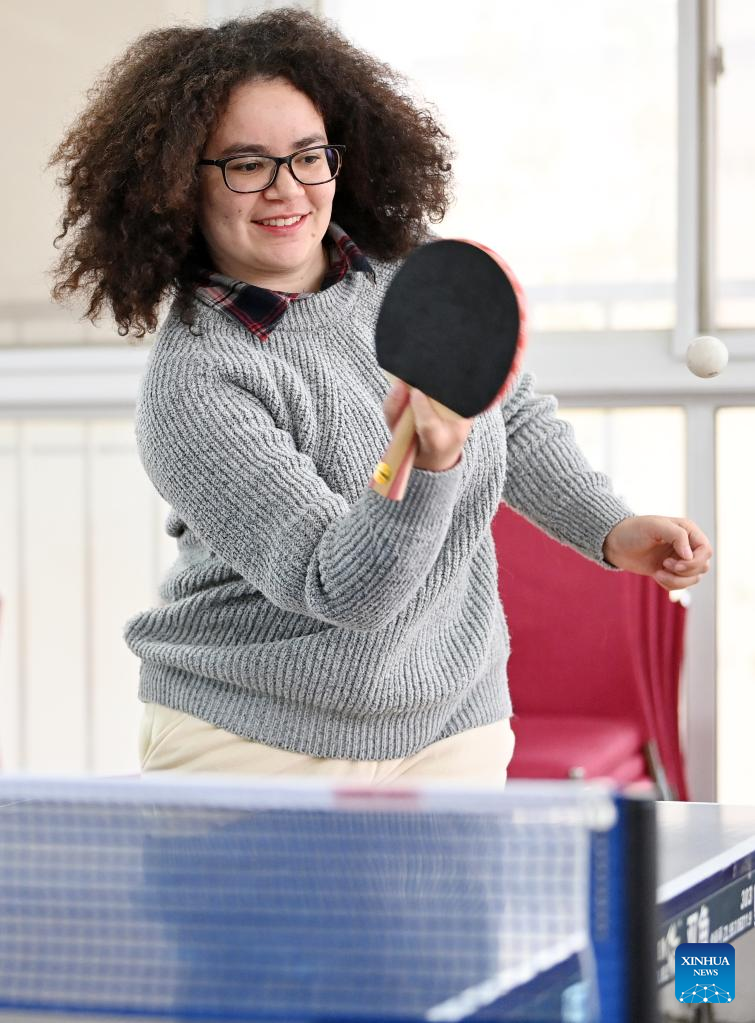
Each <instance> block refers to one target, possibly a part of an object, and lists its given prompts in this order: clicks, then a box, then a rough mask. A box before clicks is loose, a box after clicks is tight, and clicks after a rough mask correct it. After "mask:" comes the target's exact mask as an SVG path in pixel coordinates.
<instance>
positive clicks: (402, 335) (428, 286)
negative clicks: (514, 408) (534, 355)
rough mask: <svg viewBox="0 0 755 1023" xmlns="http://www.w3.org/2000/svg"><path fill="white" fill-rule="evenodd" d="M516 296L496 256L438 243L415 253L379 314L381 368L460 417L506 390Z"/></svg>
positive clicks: (516, 324) (514, 343)
mask: <svg viewBox="0 0 755 1023" xmlns="http://www.w3.org/2000/svg"><path fill="white" fill-rule="evenodd" d="M521 326H522V324H521V322H520V309H519V303H518V301H517V294H516V291H515V289H514V286H513V284H512V282H511V281H510V280H509V278H508V276H507V274H506V272H505V270H504V269H503V267H502V266H501V265H500V264H499V263H498V261H497V259H496V258H495V255H494V254H493V253H490V252H488V251H485V250H484V249H482V248H479V247H478V246H477V245H475V244H473V243H472V242H464V241H459V240H456V239H442V240H439V241H434V242H428V243H427V244H426V245H423V246H421V247H420V248H417V249H415V250H414V251H413V252H412V253H411V254H410V255H409V256H408V257H407V259H406V261H405V262H404V263H403V264H402V266H401V268H400V269H399V270H398V272H397V273H396V275H395V277H394V278H393V280H392V282H391V284H390V286H389V288H388V291H387V293H386V296H385V298H384V299H383V304H382V306H381V309H380V314H379V316H378V321H377V327H376V330H375V350H376V354H377V360H378V363H379V365H380V366H381V367H382V368H383V369H384V370H386V371H387V372H389V373H392V374H393V375H394V376H397V377H399V379H401V380H403V381H404V382H405V383H407V384H409V385H410V386H412V387H416V388H417V389H418V390H420V391H423V392H424V393H425V394H427V395H428V396H429V397H431V398H434V399H435V400H436V401H439V402H440V403H441V404H442V405H445V406H446V407H447V408H450V409H452V410H453V411H454V412H457V413H458V414H459V415H461V416H464V417H465V418H470V417H472V416H476V415H478V414H479V413H480V412H483V411H484V410H485V409H486V408H488V406H489V405H491V404H492V403H493V402H494V401H495V400H496V398H497V397H498V396H499V395H500V393H501V391H502V390H503V388H504V387H505V384H506V380H507V377H508V375H509V372H510V370H511V368H512V365H513V363H514V361H515V357H516V355H517V351H518V347H519V342H520V331H521Z"/></svg>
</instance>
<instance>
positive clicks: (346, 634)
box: [125, 259, 631, 760]
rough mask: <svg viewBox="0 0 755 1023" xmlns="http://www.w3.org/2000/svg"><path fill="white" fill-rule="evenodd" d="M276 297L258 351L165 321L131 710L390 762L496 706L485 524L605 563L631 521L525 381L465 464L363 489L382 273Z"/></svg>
mask: <svg viewBox="0 0 755 1023" xmlns="http://www.w3.org/2000/svg"><path fill="white" fill-rule="evenodd" d="M371 263H372V265H373V267H374V269H375V271H376V281H375V282H373V281H372V280H371V279H370V278H369V276H368V275H366V274H362V273H351V274H347V276H346V277H345V278H344V279H343V280H342V281H341V282H339V283H338V284H336V285H334V286H332V287H330V288H328V289H327V290H325V291H322V292H319V293H316V294H312V295H310V296H307V297H306V298H303V299H300V300H298V301H295V302H293V303H292V304H291V306H290V308H289V309H288V311H287V313H286V315H285V317H284V318H283V320H282V321H281V322H280V323H279V324H278V325H277V326H276V328H275V331H274V332H273V334H272V335H271V337H270V340H269V341H267V342H260V341H258V340H257V339H256V338H255V337H254V336H253V335H252V334H251V333H250V332H249V331H247V330H246V329H245V328H244V327H243V326H242V325H241V324H240V323H238V322H237V321H235V320H233V319H231V318H230V317H229V316H228V315H227V314H225V313H223V312H221V311H217V310H212V309H209V308H207V307H205V306H198V308H197V319H196V323H195V327H194V331H193V332H192V331H191V330H189V328H187V327H186V326H185V325H184V324H182V323H181V322H180V320H179V319H178V317H177V316H176V315H175V313H171V314H170V315H169V317H168V319H167V321H166V323H165V325H164V326H163V328H162V330H161V332H160V334H159V336H158V338H157V340H156V342H155V344H154V346H153V348H152V351H151V353H150V357H149V361H148V365H147V368H146V371H145V374H144V377H143V380H142V384H141V388H140V394H139V400H138V406H137V414H136V436H137V442H138V449H139V453H140V457H141V459H142V462H143V464H144V468H145V469H146V472H147V474H148V476H149V478H150V479H151V480H152V482H153V484H154V485H155V487H156V488H157V490H158V491H159V493H160V494H162V496H163V497H164V498H165V500H166V501H168V502H169V504H170V505H171V508H172V511H171V514H170V516H169V517H168V521H167V524H166V528H167V531H168V533H169V534H170V535H171V536H174V537H175V538H176V540H177V545H178V557H177V560H176V562H175V564H174V565H173V567H172V568H171V569H170V571H169V572H168V574H167V577H166V578H165V579H164V581H163V582H162V585H161V587H160V597H161V599H162V605H161V606H159V607H156V608H152V609H150V610H146V611H144V612H142V613H140V614H138V615H136V616H135V617H133V618H131V619H130V620H129V622H128V623H127V624H126V629H125V638H126V642H127V643H128V645H129V647H130V649H131V650H132V651H133V652H134V653H135V654H136V655H137V656H138V657H139V658H140V659H141V684H140V697H141V699H142V700H145V701H154V702H156V703H161V704H164V705H166V706H168V707H173V708H175V709H177V710H182V711H185V712H187V713H190V714H193V715H195V716H197V717H199V718H202V719H204V720H206V721H209V722H212V723H213V724H216V725H219V726H221V727H222V728H225V729H228V730H229V731H232V732H235V733H236V734H238V735H241V736H245V737H247V738H250V739H255V740H257V741H259V742H263V743H266V744H268V745H271V746H277V747H280V748H283V749H288V750H297V751H300V752H305V753H309V754H313V755H315V756H328V757H344V758H349V759H368V760H379V759H388V758H392V757H400V756H405V755H408V754H411V753H414V752H416V751H417V750H419V749H421V748H423V747H424V746H426V745H428V744H429V743H431V742H434V741H436V740H438V739H441V738H445V737H446V736H450V735H453V734H454V733H457V732H460V731H462V730H464V729H468V728H472V727H475V726H477V725H484V724H488V723H490V722H493V721H496V720H498V719H500V718H503V717H505V716H508V715H510V714H511V712H512V708H511V703H510V700H509V695H508V689H507V684H506V660H507V657H508V652H509V639H508V633H507V629H506V622H505V620H504V616H503V611H502V608H501V604H500V601H499V597H498V587H497V566H496V556H495V551H494V546H493V540H492V536H491V529H490V524H491V520H492V518H493V516H494V514H495V512H496V508H497V506H498V504H499V502H500V501H501V500H502V499H503V500H505V501H506V502H508V503H509V504H510V505H511V506H512V507H514V508H516V509H517V510H519V511H520V512H522V513H523V514H524V515H526V516H527V517H528V518H529V519H531V520H532V521H534V522H535V523H537V524H538V525H539V526H541V527H542V528H543V529H545V530H546V531H547V532H548V533H550V534H551V535H552V536H555V537H556V538H557V539H559V540H560V541H562V542H563V543H567V544H569V545H571V546H573V547H575V548H576V549H577V550H579V551H580V552H581V553H583V554H584V555H586V556H587V557H589V558H592V559H594V560H596V561H598V562H600V563H603V564H605V562H603V558H602V544H603V540H604V539H605V537H606V535H607V533H608V532H609V531H610V529H611V528H612V527H613V526H614V525H615V524H616V523H617V522H619V521H620V520H622V519H623V518H625V517H626V516H628V515H630V514H631V512H630V510H629V509H628V508H627V507H626V506H625V505H624V503H623V502H621V501H620V500H619V499H618V498H617V497H616V496H615V495H614V494H613V493H612V491H611V489H610V486H609V483H608V480H607V479H606V477H605V476H603V475H601V474H599V473H596V472H593V471H592V470H591V469H590V467H589V466H588V464H587V463H586V462H585V460H584V458H583V457H582V455H581V454H580V452H579V450H578V449H577V447H576V446H575V443H574V438H573V434H572V431H571V428H570V427H569V426H568V425H567V424H565V423H564V422H563V421H561V420H559V419H558V418H556V417H555V415H554V411H555V408H556V402H555V400H554V399H553V398H549V397H541V396H538V395H536V394H535V393H534V392H533V389H532V380H531V378H530V377H529V376H528V375H527V374H525V375H523V376H522V377H521V379H520V380H519V381H518V382H517V385H516V387H515V389H514V390H513V391H512V392H511V393H510V395H509V397H508V398H507V399H506V400H505V401H504V403H503V404H502V405H500V406H499V407H497V408H494V409H491V410H489V411H488V412H486V413H485V414H483V415H482V416H480V417H479V418H478V419H477V420H476V421H475V423H474V426H473V428H472V431H471V433H470V435H469V438H468V440H467V442H466V445H465V448H464V452H463V456H462V459H461V461H460V462H459V463H458V465H457V466H455V467H454V468H453V469H450V470H448V471H446V472H441V473H432V472H426V471H422V470H417V469H415V470H414V471H413V472H412V474H411V477H410V480H409V485H408V488H407V492H406V496H405V497H404V500H403V501H402V502H400V503H395V502H392V501H389V500H386V499H385V498H383V497H382V496H380V495H379V494H377V493H375V492H374V491H373V490H371V489H369V488H368V486H367V482H368V480H369V478H370V476H371V473H372V470H373V468H374V466H375V464H376V462H377V461H378V459H379V456H380V455H381V453H382V451H383V450H384V448H385V446H386V443H387V441H388V440H389V431H388V428H387V426H386V424H385V421H384V418H383V408H382V403H383V399H384V398H385V395H386V392H387V390H388V384H387V382H386V380H385V378H384V376H383V374H382V372H381V371H380V369H379V367H378V365H377V363H376V361H375V355H374V339H373V331H374V325H375V320H376V317H377V313H378V307H379V305H380V301H381V298H382V296H383V294H384V293H385V289H386V286H387V284H388V282H389V280H390V278H391V276H392V274H393V273H394V272H395V270H396V268H397V264H393V263H385V262H381V261H379V260H376V259H371Z"/></svg>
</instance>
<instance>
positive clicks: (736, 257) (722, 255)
mask: <svg viewBox="0 0 755 1023" xmlns="http://www.w3.org/2000/svg"><path fill="white" fill-rule="evenodd" d="M717 10H718V36H719V41H720V43H721V45H722V46H723V50H724V64H725V72H724V74H723V75H722V76H721V77H720V78H719V80H718V123H717V141H718V151H717V154H716V155H717V191H716V203H717V211H716V212H717V223H716V227H717V237H716V261H717V274H718V280H717V296H716V300H717V301H716V322H717V324H718V326H719V327H755V247H753V244H752V239H753V235H755V180H754V179H753V169H754V168H755V131H753V113H752V108H753V103H755V4H753V3H752V0H719V4H718V8H717Z"/></svg>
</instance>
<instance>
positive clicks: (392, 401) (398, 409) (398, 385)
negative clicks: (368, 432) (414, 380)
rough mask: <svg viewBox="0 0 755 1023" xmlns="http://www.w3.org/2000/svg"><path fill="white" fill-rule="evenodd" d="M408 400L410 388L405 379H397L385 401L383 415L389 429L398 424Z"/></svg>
mask: <svg viewBox="0 0 755 1023" xmlns="http://www.w3.org/2000/svg"><path fill="white" fill-rule="evenodd" d="M408 400H409V388H408V387H407V385H406V384H405V383H404V381H403V380H396V381H395V382H394V383H393V385H392V387H391V389H390V391H389V392H388V394H387V396H386V398H385V401H384V402H383V415H384V416H385V421H386V423H387V424H388V429H389V430H393V429H394V427H395V426H396V423H397V422H398V419H399V417H400V415H401V413H402V412H403V411H404V407H405V406H406V403H407V401H408Z"/></svg>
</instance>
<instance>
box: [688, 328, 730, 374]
mask: <svg viewBox="0 0 755 1023" xmlns="http://www.w3.org/2000/svg"><path fill="white" fill-rule="evenodd" d="M728 361H729V349H728V348H727V347H726V345H725V344H724V343H723V341H721V340H720V338H717V337H711V336H710V335H708V334H704V335H703V336H702V337H696V338H695V340H694V341H692V342H691V343H690V344H689V346H688V347H687V368H688V369H690V370H691V371H692V372H693V373H694V374H695V376H696V377H716V376H718V374H719V373H720V372H721V370H722V369H724V368H725V367H726V363H727V362H728Z"/></svg>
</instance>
